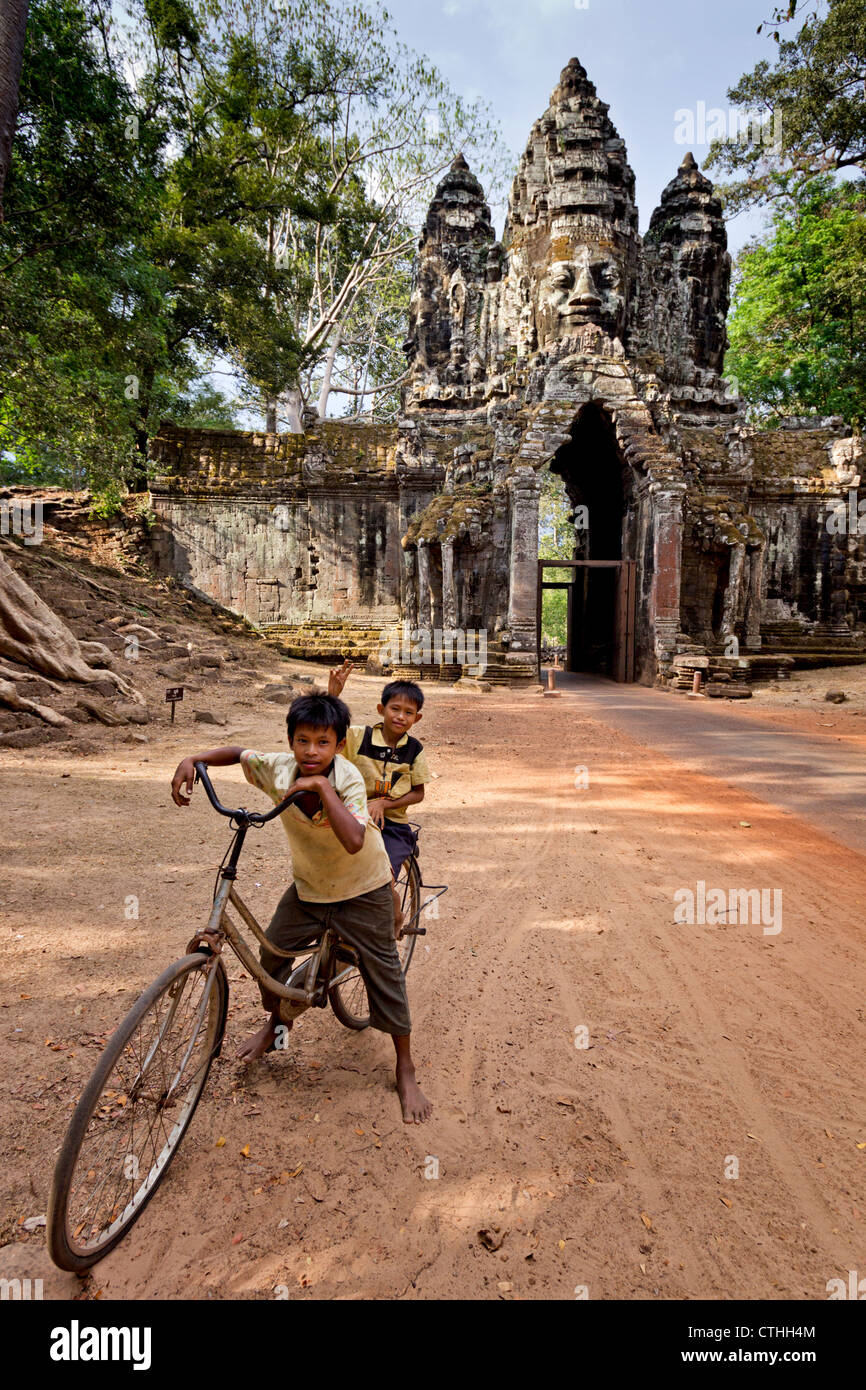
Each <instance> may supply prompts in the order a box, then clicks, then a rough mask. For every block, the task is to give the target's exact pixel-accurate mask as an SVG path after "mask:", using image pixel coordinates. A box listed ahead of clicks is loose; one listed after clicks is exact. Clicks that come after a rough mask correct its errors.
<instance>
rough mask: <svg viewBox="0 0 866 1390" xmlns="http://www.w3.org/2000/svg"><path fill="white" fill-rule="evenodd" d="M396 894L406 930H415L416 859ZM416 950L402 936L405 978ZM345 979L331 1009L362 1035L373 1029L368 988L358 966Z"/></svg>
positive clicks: (404, 871)
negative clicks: (399, 898)
mask: <svg viewBox="0 0 866 1390" xmlns="http://www.w3.org/2000/svg"><path fill="white" fill-rule="evenodd" d="M397 891H398V892H399V893H400V897H401V901H402V905H403V921H404V923H405V924H406V926H413V927H416V926H417V925H418V917H419V914H420V911H421V871H420V869H419V868H418V861H417V859H416V858H415V856H414V855H410V856H409V858H408V859H407V860H406V862H405V863H404V865H403V867H402V869H401V870H400V875H399V877H398V879H397ZM414 950H415V937H414V936H401V937H399V938H398V941H397V954H398V956H399V957H400V966H401V969H402V971H403V974H404V975H405V974H406V971H407V970H408V969H409V965H410V963H411V960H412V955H413V952H414ZM341 976H342V978H340V979H339V980H338V983H337V984H335V985H332V987H331V991H330V1000H331V1008H332V1009H333V1010H334V1013H335V1014H336V1016H337V1018H338V1019H339V1020H340V1022H341V1023H342V1024H343V1026H344V1028H354V1029H357V1030H358V1031H360V1030H361V1029H362V1028H369V1026H370V1004H369V1001H368V999H367V988H366V986H365V984H364V978H363V976H362V974H361V972H360V970H359V969H358V967H357V965H356V966H354V967H353V968H350V969H349V970H348V971H346V970H344V971H342V972H341Z"/></svg>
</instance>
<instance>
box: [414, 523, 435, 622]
mask: <svg viewBox="0 0 866 1390" xmlns="http://www.w3.org/2000/svg"><path fill="white" fill-rule="evenodd" d="M417 551H418V559H417V567H418V582H417V590H418V627H419V628H420V629H422V631H423V632H424V634H426V640H427V641H428V642H429V641H432V636H431V634H430V626H431V622H430V554H429V551H428V550H427V542H426V541H422V540H419V542H418V546H417ZM422 640H424V639H422Z"/></svg>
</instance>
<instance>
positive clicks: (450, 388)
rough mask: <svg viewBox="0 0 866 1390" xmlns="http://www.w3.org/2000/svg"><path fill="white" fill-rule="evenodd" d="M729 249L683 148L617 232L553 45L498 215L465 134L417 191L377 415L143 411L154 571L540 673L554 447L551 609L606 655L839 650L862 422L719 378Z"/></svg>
mask: <svg viewBox="0 0 866 1390" xmlns="http://www.w3.org/2000/svg"><path fill="white" fill-rule="evenodd" d="M726 247H727V237H726V232H725V226H724V221H723V218H722V213H721V206H720V203H719V201H718V199H717V198H716V196H715V195H714V193H713V187H712V184H711V183H710V182H709V181H708V180H707V179H706V178H705V177H704V176H703V175H702V174H701V172H700V170H699V168H698V166H697V164H696V163H695V160H694V159H693V157H692V156H691V155H690V154H688V155H686V157H685V159H684V160H683V162H682V164H681V165H680V168H679V169H678V171H677V172H676V175H675V177H674V178H673V179H672V180H671V182H670V183H669V184H668V185H667V187H666V188H665V190H664V192H663V194H662V197H661V202H660V204H659V206H658V207H657V208H656V210H655V212H654V213H653V214H652V217H651V219H650V224H649V228H648V231H647V233H646V235H645V236H644V237H643V238H641V236H640V235H639V234H638V214H637V208H636V206H635V202H634V174H633V173H632V170H631V169H630V167H629V165H628V162H627V159H626V150H625V145H624V143H623V141H622V139H621V138H620V137H619V135H618V134H617V132H616V130H615V128H614V126H613V125H612V123H611V121H610V119H609V117H608V107H607V106H606V105H605V103H604V102H602V101H600V100H599V99H598V97H597V95H596V92H595V88H594V86H593V84H592V83H591V82H590V81H589V80H588V78H587V75H586V73H585V71H584V69H583V68H582V67H581V65H580V63H579V62H578V61H577V59H572V60H571V61H570V62H569V63H568V65H567V66H566V68H565V69H564V70H563V72H562V75H561V77H560V80H559V84H558V85H557V87H556V88H555V90H554V92H553V95H552V97H551V101H550V105H549V107H548V109H547V111H546V112H545V113H544V115H543V116H542V117H541V118H540V119H539V120H538V121H536V123H535V125H534V126H533V128H532V131H531V134H530V137H529V142H528V144H527V147H526V150H525V152H524V154H523V156H522V158H521V160H520V163H519V166H518V170H517V175H516V178H515V180H514V183H513V186H512V190H511V196H510V200H509V209H508V216H507V220H506V225H505V231H504V235H503V238H502V241H501V242H500V241H497V240H496V236H495V233H494V230H493V227H492V226H491V220H490V210H489V208H488V207H487V205H486V204H485V201H484V196H483V192H482V189H481V186H480V184H479V183H478V181H477V180H476V179H475V178H474V176H473V175H472V173H471V172H470V170H469V168H468V167H467V165H466V163H465V161H464V160H463V158H462V157H459V158H457V159H456V160H455V161H454V164H453V165H452V167H451V169H450V171H449V173H448V174H447V175H446V176H445V178H444V179H443V180H442V182H441V183H440V185H439V187H438V189H437V191H436V195H435V197H434V199H433V202H432V204H431V206H430V210H429V213H428V216H427V219H426V223H425V226H424V230H423V234H422V236H421V240H420V243H419V251H418V259H417V265H416V272H415V280H414V287H413V291H412V296H411V300H410V303H409V305H408V306H407V307H408V339H407V343H406V352H407V357H408V376H407V381H406V385H405V388H404V395H403V412H402V415H401V417H400V419H399V420H398V421H397V423H396V424H394V425H393V426H379V425H375V424H354V423H348V422H341V421H339V420H333V421H325V422H318V421H316V422H313V423H310V424H308V425H307V428H306V432H305V433H304V434H301V435H291V434H290V435H269V434H242V433H238V432H233V431H215V430H211V431H196V430H188V429H181V428H177V427H175V426H173V425H169V424H164V425H163V426H162V427H161V429H160V431H159V433H158V436H157V437H156V439H155V440H154V443H153V448H152V454H153V460H154V466H155V470H156V476H155V477H154V480H153V483H152V497H153V506H154V509H155V511H156V514H157V518H158V520H157V525H156V526H155V528H154V539H155V545H156V548H157V554H158V557H159V560H160V563H161V565H162V567H163V569H164V570H165V571H166V572H168V573H172V574H174V575H175V576H177V577H178V578H180V579H181V580H182V581H183V582H185V583H187V584H189V585H191V586H192V587H194V588H196V589H198V590H199V591H202V592H204V593H205V594H207V595H209V596H210V597H212V598H214V599H216V600H218V601H219V602H220V603H222V604H224V605H226V606H227V607H229V608H231V609H233V610H234V611H236V612H238V613H242V614H244V615H246V616H247V617H248V618H249V619H251V620H252V621H253V622H254V623H256V624H257V625H259V626H260V627H261V628H262V629H263V630H264V631H265V632H267V633H271V634H273V635H274V636H275V637H277V638H278V639H279V640H280V642H281V645H283V646H284V647H285V649H286V650H287V651H289V652H290V653H291V654H296V655H309V656H314V657H318V658H322V659H327V660H330V659H333V658H336V657H337V656H339V655H341V654H343V653H347V652H348V653H350V654H353V655H355V656H356V657H358V658H363V657H365V656H368V655H371V654H374V653H377V652H378V651H379V650H380V649H381V648H382V646H383V644H388V642H389V639H390V642H391V650H392V652H393V653H394V658H393V661H392V665H393V667H394V668H395V669H398V670H400V671H406V672H412V673H414V674H416V675H421V676H424V677H427V678H446V679H454V678H455V677H459V676H461V675H471V674H475V673H477V665H478V662H477V654H476V652H473V651H472V650H470V651H461V650H459V648H449V645H448V643H447V642H446V643H445V646H444V649H442V648H437V646H436V645H435V643H434V644H432V645H431V643H430V642H429V641H428V642H427V643H426V644H425V643H424V641H423V640H420V641H419V640H417V639H418V638H419V637H420V638H423V634H424V633H428V634H429V633H431V632H444V633H446V634H447V633H448V632H452V631H455V630H456V631H458V632H460V633H467V634H471V633H479V632H483V633H484V634H485V637H486V663H485V664H486V670H485V672H484V674H485V677H486V679H488V680H492V681H495V682H520V681H529V680H537V676H538V648H537V608H538V598H539V584H540V577H539V564H538V509H539V496H540V491H541V476H542V471H543V470H544V469H550V470H552V471H553V472H554V473H556V474H558V475H559V476H560V477H561V478H562V479H563V482H564V485H565V488H566V491H567V495H568V497H569V500H570V502H571V504H572V506H573V507H574V508H575V509H577V508H580V509H581V513H580V515H581V516H585V517H586V525H585V527H583V529H581V530H579V531H578V532H577V535H578V543H577V547H576V551H575V555H574V564H573V567H572V571H571V572H572V573H573V574H574V575H575V583H574V584H573V585H572V586H571V590H572V597H573V599H574V605H573V607H574V617H575V626H576V628H579V629H580V630H581V632H582V633H583V634H584V639H585V640H586V644H587V646H588V647H589V648H592V649H594V650H596V651H599V650H607V651H609V652H610V653H612V654H615V653H618V656H616V658H615V657H614V656H613V655H612V656H611V659H610V663H609V664H608V667H607V669H608V670H609V672H610V674H613V675H619V676H620V678H633V679H637V680H641V681H644V682H654V681H655V682H657V683H665V684H673V685H685V684H686V683H688V684H691V672H692V670H693V669H695V668H703V669H704V670H705V671H706V672H708V673H709V674H710V675H711V676H712V677H713V678H714V679H716V680H717V681H722V682H724V681H729V682H731V681H733V682H735V683H736V682H741V683H742V682H744V681H748V680H749V679H751V678H752V677H754V676H760V675H762V674H763V675H766V674H769V673H770V672H772V671H773V670H775V669H778V668H779V667H783V666H785V665H790V664H791V662H792V661H794V660H803V661H811V662H815V663H817V662H820V661H825V660H827V661H829V660H833V659H836V660H838V659H839V658H840V656H842V655H844V654H851V653H859V652H863V651H864V650H866V633H864V623H866V537H863V536H861V535H860V534H859V528H858V526H857V521H856V519H857V516H858V511H857V506H858V499H859V492H858V489H859V486H860V472H859V469H860V444H859V441H858V440H857V439H856V438H854V437H853V436H852V435H851V432H850V430H847V429H846V428H845V427H844V426H843V424H842V422H841V421H840V420H837V419H818V418H815V417H810V418H808V419H805V420H790V421H786V422H785V427H784V428H779V429H773V430H759V429H754V428H749V427H747V425H746V423H745V420H744V416H743V413H742V410H741V408H740V406H739V403H738V401H737V398H736V394H735V393H734V392H732V391H731V390H730V389H729V387H728V385H727V383H726V382H725V381H724V380H723V378H722V371H723V361H724V352H725V346H726V338H725V319H726V315H727V310H728V290H729V281H730V269H731V263H730V257H729V255H728V252H727V249H726ZM584 509H585V510H584ZM828 516H829V517H830V520H829V521H828ZM851 521H853V523H854V524H853V525H851V524H849V523H850V522H851ZM864 530H866V526H864ZM587 562H589V563H587ZM624 575H625V578H624V577H623V576H624ZM400 634H402V637H403V638H404V639H405V638H406V636H407V634H408V637H409V641H408V642H407V641H405V640H403V641H402V642H400V643H396V644H395V639H396V638H397V637H398V635H400ZM587 634H588V636H587ZM413 639H416V640H413ZM624 644H625V645H627V646H628V647H629V651H628V653H627V657H628V659H627V660H626V659H625V658H624V657H623V651H624ZM572 656H573V658H574V661H575V662H576V664H579V652H578V650H577V647H576V646H575V648H574V650H573V652H572Z"/></svg>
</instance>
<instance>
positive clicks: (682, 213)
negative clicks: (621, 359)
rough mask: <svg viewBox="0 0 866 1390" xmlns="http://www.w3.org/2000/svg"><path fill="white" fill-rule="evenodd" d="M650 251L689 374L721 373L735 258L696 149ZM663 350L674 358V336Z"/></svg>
mask: <svg viewBox="0 0 866 1390" xmlns="http://www.w3.org/2000/svg"><path fill="white" fill-rule="evenodd" d="M644 247H645V255H646V259H647V263H648V268H649V270H650V273H651V275H652V276H653V279H654V281H655V284H656V286H657V291H658V292H659V293H660V294H661V295H662V297H663V299H664V300H666V302H667V303H666V307H667V319H668V332H669V335H672V337H675V338H676V340H677V342H678V350H677V352H676V354H675V355H676V356H678V357H680V358H682V359H683V361H682V363H681V366H682V368H683V369H684V371H685V374H686V375H687V374H688V372H689V370H690V368H691V367H696V368H700V369H705V370H709V371H712V372H721V370H722V362H723V359H724V352H725V347H726V345H727V344H726V337H725V319H726V317H727V312H728V304H729V289H730V280H731V258H730V256H729V255H728V250H727V247H728V236H727V231H726V230H725V220H724V217H723V216H722V205H721V202H720V200H719V198H718V197H717V196H716V193H715V191H714V189H713V185H712V183H711V182H710V180H709V179H708V178H706V176H705V175H704V174H702V173H701V171H700V168H699V167H698V164H697V161H696V160H695V157H694V155H693V154H692V153H691V151H689V153H688V154H687V155H686V156H685V158H684V159H683V162H682V164H681V165H680V167H679V169H678V170H677V173H676V176H675V177H674V178H673V179H671V181H670V183H669V184H668V185H667V187H666V188H665V190H664V192H663V193H662V196H661V202H660V203H659V205H658V207H657V208H656V209H655V211H654V213H653V215H652V217H651V218H650V225H649V229H648V231H647V234H646V237H645V238H644ZM657 318H658V316H657ZM660 346H661V347H662V351H663V353H665V354H666V355H669V354H670V352H671V346H672V338H669V341H668V343H667V345H666V346H665V345H660Z"/></svg>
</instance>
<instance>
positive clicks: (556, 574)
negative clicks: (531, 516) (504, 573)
mask: <svg viewBox="0 0 866 1390" xmlns="http://www.w3.org/2000/svg"><path fill="white" fill-rule="evenodd" d="M572 517H573V512H572V506H571V502H570V501H569V498H568V494H567V492H566V489H565V483H564V482H563V480H562V478H561V477H559V475H558V474H556V473H551V471H550V469H549V468H546V469H545V470H544V472H543V473H542V475H541V498H540V500H539V507H538V558H539V560H573V559H574V558H575V555H576V536H575V529H574V522H573V520H572ZM546 573H547V574H548V578H549V579H550V580H551V581H554V580H556V581H558V580H562V579H572V578H573V577H574V571H573V570H552V571H550V572H546ZM566 595H567V590H565V589H544V590H542V594H541V635H542V637H543V638H545V639H546V640H547V641H549V642H551V643H552V644H553V645H554V646H557V647H561V646H564V645H565V643H566V640H567V636H568V631H567V629H568V602H567V597H566Z"/></svg>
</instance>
